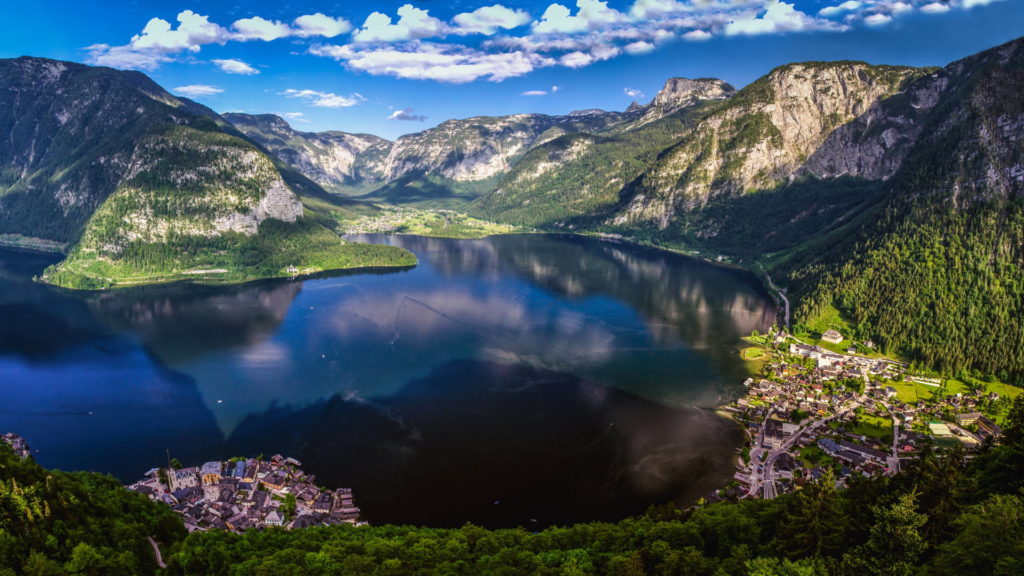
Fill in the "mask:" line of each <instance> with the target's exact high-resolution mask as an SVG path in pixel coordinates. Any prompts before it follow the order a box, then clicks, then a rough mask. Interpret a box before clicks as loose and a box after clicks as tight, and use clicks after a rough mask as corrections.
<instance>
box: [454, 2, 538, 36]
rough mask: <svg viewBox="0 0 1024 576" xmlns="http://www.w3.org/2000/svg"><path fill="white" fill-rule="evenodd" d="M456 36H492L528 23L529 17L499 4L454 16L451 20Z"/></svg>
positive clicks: (524, 13) (522, 11)
mask: <svg viewBox="0 0 1024 576" xmlns="http://www.w3.org/2000/svg"><path fill="white" fill-rule="evenodd" d="M452 21H453V22H454V23H455V28H454V29H453V30H452V32H455V33H456V34H483V35H485V36H492V35H494V34H497V32H498V30H512V29H513V28H518V27H520V26H525V25H526V24H529V23H530V15H529V14H527V13H526V12H525V11H524V10H513V9H511V8H506V7H504V6H502V5H500V4H495V5H493V6H484V7H482V8H477V9H476V10H474V11H472V12H463V13H462V14H456V15H455V18H453V19H452Z"/></svg>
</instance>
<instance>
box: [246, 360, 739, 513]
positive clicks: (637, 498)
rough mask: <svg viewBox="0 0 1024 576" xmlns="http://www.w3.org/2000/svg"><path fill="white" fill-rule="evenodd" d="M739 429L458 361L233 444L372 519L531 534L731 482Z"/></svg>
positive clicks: (697, 413)
mask: <svg viewBox="0 0 1024 576" xmlns="http://www.w3.org/2000/svg"><path fill="white" fill-rule="evenodd" d="M740 435H741V433H740V432H739V431H738V430H737V429H736V428H735V426H734V425H733V424H732V423H731V422H730V421H728V420H725V419H723V418H721V417H719V416H716V415H715V414H713V413H709V412H706V411H702V410H697V409H692V408H667V407H664V406H660V405H657V404H654V403H652V402H650V401H647V400H644V399H642V398H639V397H637V396H634V395H631V394H628V393H626V392H622V391H618V390H613V389H609V388H605V387H602V386H598V385H595V384H592V383H589V382H587V381H585V380H582V379H579V378H577V377H574V376H572V375H569V374H560V373H554V372H549V371H542V370H535V369H532V368H527V367H521V366H508V365H501V364H493V363H485V362H472V361H455V362H451V363H448V364H446V365H444V366H442V367H441V368H439V369H438V370H436V371H434V372H433V373H431V374H430V375H429V376H427V377H425V378H422V379H418V380H414V381H412V382H409V383H408V384H407V385H406V386H405V387H404V388H403V390H402V392H401V393H400V394H398V395H396V396H395V397H394V398H391V399H388V400H381V401H374V402H365V401H361V400H358V399H348V400H346V399H344V398H342V397H340V396H335V397H333V398H331V399H329V400H326V401H324V402H320V403H317V404H315V405H313V406H308V407H305V408H301V409H297V410H290V409H287V408H284V407H275V408H273V409H271V410H268V411H267V412H266V413H264V414H260V415H252V416H250V417H249V418H248V419H246V420H245V421H244V422H243V423H242V424H241V425H240V426H239V427H238V428H237V429H236V430H235V432H234V434H232V436H231V437H230V438H229V439H228V447H229V449H230V450H233V451H235V452H238V453H251V452H252V451H253V450H256V449H257V447H259V449H261V450H268V452H267V453H268V454H269V453H271V452H270V451H274V452H282V453H290V454H297V455H300V456H299V457H300V459H301V460H302V461H303V463H304V465H305V467H306V468H307V469H308V470H310V471H313V472H315V473H316V474H317V478H318V482H320V483H324V484H326V485H331V486H334V485H344V486H352V487H353V488H354V489H355V492H356V494H358V495H359V503H360V505H361V506H362V508H363V511H364V513H365V515H366V517H367V518H368V519H369V520H370V521H371V522H373V523H378V524H379V523H399V522H401V523H413V524H423V525H430V526H458V525H461V524H463V523H465V522H467V521H469V522H475V523H479V524H482V525H485V526H491V527H499V526H519V525H522V526H526V527H530V526H545V525H551V524H560V523H567V522H578V521H582V520H608V519H614V518H620V517H622V516H624V515H629V514H638V513H641V512H643V510H644V509H645V508H646V507H647V506H649V505H651V504H656V503H663V502H666V501H672V500H675V501H679V502H689V501H692V500H694V499H695V498H697V497H699V496H701V495H703V494H704V493H706V492H707V491H710V490H711V489H713V488H715V487H716V486H718V485H720V484H721V483H722V482H724V480H725V479H727V478H728V477H729V476H730V475H731V470H732V454H733V452H732V451H733V449H734V448H735V446H736V445H737V444H738V442H739V439H740Z"/></svg>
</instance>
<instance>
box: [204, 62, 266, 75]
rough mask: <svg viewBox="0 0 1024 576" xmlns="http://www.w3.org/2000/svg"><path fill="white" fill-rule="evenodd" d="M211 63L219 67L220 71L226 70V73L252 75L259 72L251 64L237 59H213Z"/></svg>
mask: <svg viewBox="0 0 1024 576" xmlns="http://www.w3.org/2000/svg"><path fill="white" fill-rule="evenodd" d="M213 63H214V64H216V65H217V68H220V69H221V71H223V72H227V73H228V74H241V75H242V76H253V75H255V74H259V73H260V71H259V70H257V69H256V68H254V67H253V66H251V65H249V64H247V63H245V62H243V61H241V60H239V59H237V58H230V59H228V60H213Z"/></svg>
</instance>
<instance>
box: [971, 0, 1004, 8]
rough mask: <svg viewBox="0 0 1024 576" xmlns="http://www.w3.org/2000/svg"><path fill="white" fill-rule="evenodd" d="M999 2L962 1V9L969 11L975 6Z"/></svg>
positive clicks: (981, 0)
mask: <svg viewBox="0 0 1024 576" xmlns="http://www.w3.org/2000/svg"><path fill="white" fill-rule="evenodd" d="M999 1H1000V0H964V8H967V9H970V8H974V7H975V6H985V5H987V4H991V3H993V2H999Z"/></svg>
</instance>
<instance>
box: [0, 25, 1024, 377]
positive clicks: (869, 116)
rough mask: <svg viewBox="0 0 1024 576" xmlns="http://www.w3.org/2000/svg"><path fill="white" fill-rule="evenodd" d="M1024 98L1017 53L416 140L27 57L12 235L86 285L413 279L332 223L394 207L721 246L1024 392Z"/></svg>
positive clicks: (6, 94) (467, 128)
mask: <svg viewBox="0 0 1024 576" xmlns="http://www.w3.org/2000/svg"><path fill="white" fill-rule="evenodd" d="M1022 90H1024V40H1017V41H1014V42H1011V43H1008V44H1005V45H1003V46H999V47H996V48H993V49H991V50H988V51H985V52H982V53H980V54H977V55H974V56H971V57H968V58H965V59H963V60H960V61H957V62H954V63H952V64H949V65H948V66H946V67H943V68H941V69H939V68H928V69H923V68H911V67H902V66H877V65H869V64H866V63H862V62H804V63H796V64H789V65H785V66H781V67H779V68H777V69H775V70H772V71H771V72H769V73H768V74H767V75H765V76H764V77H762V78H760V79H758V80H756V81H755V82H753V83H751V84H749V85H747V86H746V87H744V88H742V89H740V90H735V89H734V88H733V87H732V86H730V85H728V84H727V83H725V82H722V81H720V80H716V79H707V78H705V79H693V80H691V79H683V78H673V79H670V80H668V81H667V82H666V84H665V86H664V88H663V89H662V90H661V91H660V92H659V93H658V94H657V96H656V97H655V98H654V99H653V100H652V101H651V102H650V103H648V104H646V105H639V104H634V105H632V106H630V107H629V109H627V110H625V111H623V112H608V111H602V110H582V111H578V112H573V113H570V114H567V115H564V116H548V115H541V114H518V115H512V116H504V117H474V118H467V119H457V120H448V121H446V122H443V123H441V124H440V125H438V126H436V127H434V128H430V129H428V130H425V131H423V132H419V133H416V134H410V135H406V136H402V137H401V138H398V139H397V140H395V141H394V142H391V141H388V140H385V139H382V138H378V137H376V136H372V135H367V134H349V133H345V132H340V131H330V132H322V133H310V132H301V131H298V130H295V129H294V128H293V127H292V126H290V125H289V124H288V123H287V122H286V121H284V120H283V119H281V118H279V117H277V116H274V115H269V114H264V115H249V114H224V115H218V114H216V113H214V112H213V111H211V110H209V109H207V108H205V107H203V106H201V105H199V104H197V103H194V102H191V101H188V100H186V99H183V98H177V97H174V96H172V95H171V94H169V93H167V92H166V91H164V90H163V89H161V88H160V87H159V86H157V85H156V84H155V83H153V82H152V81H150V80H149V79H148V78H146V77H145V76H144V75H142V74H140V73H137V72H121V71H115V70H110V69H103V68H91V67H86V66H82V65H78V64H71V63H64V62H55V61H50V60H43V59H35V58H20V59H17V60H6V61H0V104H2V106H0V134H7V135H8V136H7V137H6V138H3V139H0V235H7V237H8V238H16V239H21V240H22V241H24V240H25V239H26V238H28V239H37V240H38V241H39V242H40V243H44V242H43V241H45V243H49V244H51V245H52V244H56V245H59V246H65V247H66V248H65V249H64V251H65V253H66V254H67V259H66V260H64V261H63V262H62V263H61V264H58V265H57V266H55V267H54V268H53V269H52V270H50V271H49V272H48V273H47V275H46V277H45V279H46V280H48V281H51V282H55V283H59V284H64V285H71V286H78V287H95V286H100V287H102V286H106V285H110V284H118V283H128V282H145V281H149V280H150V279H151V277H152V278H156V279H159V280H163V279H167V278H172V279H180V278H182V277H189V276H190V275H192V274H194V275H196V276H198V277H200V278H206V277H207V276H212V277H214V278H219V277H220V276H226V278H225V279H245V278H247V277H255V276H260V275H283V274H284V271H285V270H288V271H295V270H298V269H302V270H306V269H308V270H311V271H312V270H317V269H325V268H328V267H332V266H335V265H337V264H338V263H342V264H345V265H360V264H366V263H369V264H387V263H398V264H403V265H404V264H409V263H411V262H412V260H410V256H408V255H405V254H398V253H391V252H389V253H383V252H377V251H376V249H375V248H366V247H364V248H357V247H356V245H352V244H345V243H343V242H342V241H341V240H338V239H337V236H336V235H335V234H334V233H333V232H331V230H330V229H332V228H336V227H337V222H338V219H339V214H341V215H344V214H348V213H351V212H353V211H354V212H359V213H367V212H372V211H373V210H374V207H373V205H374V204H375V203H380V202H385V203H389V204H398V205H411V206H418V207H427V208H457V209H459V210H461V211H465V212H468V213H469V214H470V215H472V216H475V217H478V218H481V219H486V220H491V221H495V222H501V223H506V224H512V225H517V226H522V227H525V228H529V229H536V230H542V231H574V232H590V233H605V234H617V235H620V236H623V237H626V238H629V239H632V240H637V241H643V242H648V243H653V244H657V245H661V246H665V247H670V248H677V249H685V250H695V251H700V252H702V253H704V254H718V255H721V256H722V257H723V258H725V257H727V258H728V259H729V260H731V261H732V262H734V263H737V264H739V265H741V266H744V267H746V268H748V269H751V270H753V271H755V272H757V273H758V274H762V275H765V276H769V277H770V278H772V279H773V280H774V283H775V284H778V285H781V286H785V287H787V289H786V292H787V294H788V296H789V299H790V301H791V302H792V303H793V310H794V317H795V319H796V321H797V322H798V323H800V324H806V325H817V323H818V321H819V320H820V319H822V318H829V319H832V320H831V321H832V322H833V323H834V324H838V326H837V327H840V328H841V329H842V330H843V331H845V332H846V333H848V334H849V335H850V336H852V337H855V338H858V339H873V340H875V341H876V342H878V344H879V345H880V347H881V348H882V349H883V350H885V351H887V352H891V353H895V354H899V355H901V356H903V357H905V358H907V359H908V360H911V361H913V362H916V363H919V364H921V365H925V366H931V367H935V368H939V369H943V370H968V371H974V372H976V373H978V374H994V373H997V372H998V373H1000V374H999V375H1000V376H1001V377H1004V378H1011V377H1012V378H1020V377H1022V376H1024V325H1021V323H1020V322H1019V318H1021V317H1024V273H1022V270H1024V201H1022V192H1024V151H1022V150H1024V146H1022V139H1024V101H1022V99H1021V98H1020V94H1021V93H1022ZM0 237H2V236H0ZM339 247H341V248H343V249H344V250H348V251H349V252H348V253H346V256H344V257H343V258H340V259H339V258H338V257H337V254H338V252H337V250H338V249H339ZM181 254H185V256H181ZM311 254H315V255H316V256H315V257H311V256H310V255H311ZM221 270H223V271H227V272H217V271H221ZM240 270H245V272H240ZM210 271H214V272H210ZM168 274H169V275H168ZM119 279H120V280H121V281H118V280H119Z"/></svg>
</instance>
